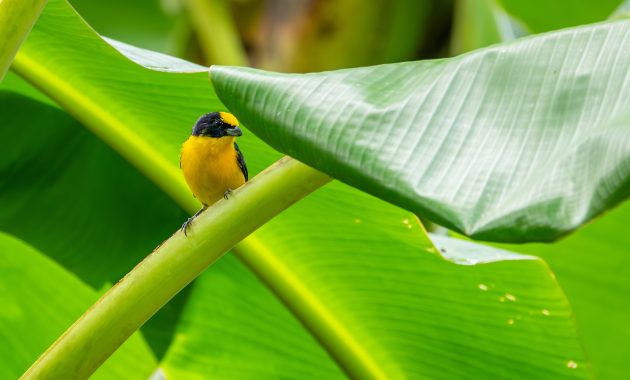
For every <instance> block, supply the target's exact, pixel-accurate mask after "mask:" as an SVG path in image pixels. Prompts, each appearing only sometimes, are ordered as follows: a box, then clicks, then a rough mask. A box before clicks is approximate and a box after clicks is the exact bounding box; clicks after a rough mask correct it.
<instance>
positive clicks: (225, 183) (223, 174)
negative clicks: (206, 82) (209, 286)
mask: <svg viewBox="0 0 630 380" xmlns="http://www.w3.org/2000/svg"><path fill="white" fill-rule="evenodd" d="M242 134H243V132H242V131H241V129H240V128H239V122H238V120H237V119H236V117H235V116H234V115H232V114H231V113H228V112H211V113H207V114H205V115H203V116H201V117H200V118H199V119H198V120H197V122H196V123H195V125H194V126H193V128H192V133H191V135H190V137H188V139H186V141H185V142H184V144H183V145H182V151H181V156H180V160H179V167H180V168H181V170H182V172H183V174H184V179H185V180H186V183H187V184H188V187H189V188H190V190H191V191H192V193H193V196H194V197H195V198H197V200H199V201H200V202H201V204H202V207H201V209H200V210H199V211H197V213H195V215H193V216H192V217H190V218H188V220H186V222H184V224H183V225H182V230H183V232H184V235H186V236H188V233H187V231H188V228H189V227H190V224H191V223H192V221H193V220H194V219H195V218H196V217H197V216H198V215H199V214H201V213H202V212H203V211H204V210H205V209H206V208H208V206H210V205H212V204H214V203H215V202H217V201H218V200H219V199H221V198H225V199H228V196H229V195H230V193H231V192H232V190H234V189H236V188H238V187H240V186H241V185H243V184H244V183H245V182H247V180H248V179H249V178H248V173H247V164H246V163H245V157H244V156H243V153H242V152H241V150H240V149H239V148H238V145H237V144H236V141H235V140H236V138H237V137H239V136H241V135H242Z"/></svg>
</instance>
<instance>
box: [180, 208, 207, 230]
mask: <svg viewBox="0 0 630 380" xmlns="http://www.w3.org/2000/svg"><path fill="white" fill-rule="evenodd" d="M206 207H207V206H205V205H204V206H203V207H202V208H201V209H200V210H199V211H197V212H196V213H195V215H193V216H191V217H190V218H188V219H187V220H186V221H185V222H184V224H182V231H184V236H188V227H190V225H191V224H192V222H193V220H195V218H196V217H197V216H199V214H201V213H202V212H203V211H204V210H205V209H206Z"/></svg>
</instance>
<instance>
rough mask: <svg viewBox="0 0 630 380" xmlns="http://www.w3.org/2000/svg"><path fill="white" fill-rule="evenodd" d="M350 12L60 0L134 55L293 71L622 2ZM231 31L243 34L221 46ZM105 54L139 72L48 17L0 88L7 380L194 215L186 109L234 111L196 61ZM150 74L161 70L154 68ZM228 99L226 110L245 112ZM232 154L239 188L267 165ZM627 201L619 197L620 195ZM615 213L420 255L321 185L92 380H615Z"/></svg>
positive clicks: (430, 247) (545, 26) (621, 327)
mask: <svg viewBox="0 0 630 380" xmlns="http://www.w3.org/2000/svg"><path fill="white" fill-rule="evenodd" d="M359 3H361V4H363V3H362V2H356V1H350V0H347V1H339V2H336V3H334V4H333V3H328V4H327V5H326V4H324V5H321V6H317V7H315V8H313V9H311V10H310V12H306V11H304V10H300V9H299V8H296V9H297V10H296V9H294V10H292V12H293V13H290V12H289V13H288V15H289V16H291V17H287V14H284V13H281V12H280V13H279V12H273V10H276V11H277V10H278V9H281V8H282V2H276V3H274V2H258V1H246V2H234V3H231V2H224V1H210V2H207V3H204V2H202V1H188V2H181V3H180V2H178V1H170V2H163V3H157V2H153V1H137V2H122V1H114V2H108V3H107V6H105V5H104V3H103V4H97V3H95V2H91V1H78V0H77V1H72V2H71V4H72V5H73V6H74V7H76V9H77V11H78V13H79V14H80V15H82V16H83V17H84V18H85V19H86V20H87V22H88V23H89V24H91V25H92V26H93V27H94V28H95V29H96V31H97V32H99V33H101V34H103V35H106V36H108V37H112V38H115V39H118V40H122V41H125V42H127V43H131V44H133V45H137V46H140V47H144V48H149V49H153V50H158V51H162V52H165V53H169V54H171V55H177V56H180V57H182V58H185V59H187V60H190V61H196V62H198V63H200V64H202V65H209V64H211V63H219V64H245V63H246V62H242V59H243V57H247V58H248V59H249V61H250V62H249V64H251V65H255V66H257V67H262V68H265V69H275V70H280V71H290V72H296V71H300V72H303V71H317V70H323V69H337V68H344V67H355V66H365V65H371V64H378V63H386V62H396V61H402V60H412V59H424V58H433V57H442V56H444V55H445V54H446V52H448V51H453V52H462V51H465V50H472V49H476V48H479V47H481V44H490V43H495V42H500V40H501V39H503V40H505V39H509V38H514V37H517V36H519V35H523V34H528V33H537V32H542V31H548V30H554V29H558V28H561V27H568V26H575V25H581V24H585V23H588V22H597V21H601V20H603V19H604V18H606V17H607V15H609V14H611V13H612V12H613V11H614V9H615V8H616V7H617V6H618V5H619V2H618V1H601V2H598V3H597V4H594V3H593V2H587V1H584V2H577V3H576V2H573V1H568V0H567V1H559V2H554V3H553V4H547V3H549V2H546V3H544V4H538V3H533V2H525V1H508V0H505V1H502V2H496V1H491V0H488V1H457V2H454V3H449V2H439V4H440V5H436V4H438V3H437V2H431V1H421V2H417V1H397V2H393V3H391V2H386V1H376V2H373V3H372V4H371V5H370V6H363V7H364V8H366V9H365V12H364V13H361V14H360V15H361V16H357V17H353V18H350V19H349V18H348V17H347V14H348V12H352V10H354V9H356V7H357V6H359V5H360V4H359ZM204 4H205V5H204ZM274 4H275V5H274ZM278 4H280V5H278ZM274 6H275V8H274ZM199 10H205V11H208V12H210V13H211V15H210V16H209V17H215V18H216V14H222V15H227V17H222V18H221V20H222V24H223V29H222V30H221V31H220V32H217V31H216V30H210V31H208V30H206V29H205V28H204V27H203V26H200V24H199V21H198V18H196V17H193V16H192V15H191V13H193V12H198V11H199ZM453 14H455V15H456V17H455V18H452V15H453ZM305 15H308V17H307V16H305ZM282 16H284V18H283V17H282ZM138 20H142V22H138ZM383 20H387V21H383ZM342 21H343V22H342ZM451 22H453V23H454V25H453V26H452V31H453V33H452V34H450V33H449V31H450V30H451V29H450V28H449V26H450V25H449V24H450V23H451ZM618 23H619V25H622V27H625V26H624V25H627V21H618ZM217 24H221V23H217ZM603 28H607V26H603ZM226 30H227V31H235V30H236V31H238V32H239V35H238V36H237V37H238V38H235V39H231V40H225V39H221V38H216V36H221V35H222V34H221V33H225V32H226ZM287 35H290V36H291V38H287V37H286V36H287ZM278 36H280V37H278ZM283 36H284V37H283ZM471 36H474V38H470V37H471ZM358 40H359V41H361V43H357V41H358ZM234 41H237V42H236V43H235V42H234ZM621 41H624V40H621ZM241 43H242V44H244V45H246V46H248V47H249V52H248V54H247V55H245V54H244V52H243V49H242V46H240V44H241ZM613 43H614V41H613ZM619 43H622V42H619ZM114 44H115V43H114ZM213 44H214V47H212V46H208V45H213ZM115 46H116V47H117V48H118V49H120V50H122V51H123V52H126V54H127V55H130V54H134V55H135V58H134V59H135V60H136V61H141V63H142V65H144V66H145V67H142V66H139V65H137V64H135V63H133V62H131V61H129V60H128V59H127V58H125V57H124V56H123V55H121V54H120V53H119V52H118V51H116V50H115V49H113V48H111V47H110V46H109V45H108V44H107V43H105V42H104V41H103V40H101V39H100V38H99V37H98V35H96V34H95V33H94V32H93V31H91V30H90V29H89V28H88V27H87V26H86V25H85V24H84V23H83V22H82V21H81V20H80V19H79V18H78V17H77V16H76V15H75V14H74V13H73V12H72V10H71V9H70V8H69V7H68V6H67V5H66V3H65V2H64V1H60V0H53V1H50V2H49V4H48V5H47V8H46V9H45V10H44V14H43V15H42V17H41V19H40V20H39V21H38V24H36V26H35V29H34V30H33V33H32V34H31V36H30V37H29V40H27V42H26V43H25V45H24V46H23V48H22V50H21V51H20V53H19V55H18V57H17V58H16V61H15V64H14V66H13V72H10V73H8V74H7V76H6V78H5V79H4V81H3V82H2V84H1V85H0V116H1V120H2V122H3V127H2V128H1V129H0V134H1V135H2V136H1V137H2V138H0V141H2V152H3V153H2V155H0V173H2V174H1V175H0V205H1V207H0V229H1V231H2V234H1V235H0V257H1V259H0V300H2V301H1V302H2V304H3V305H4V306H3V307H4V309H3V311H2V312H1V313H0V337H1V338H2V341H3V342H6V344H3V345H0V350H1V351H0V356H2V357H3V358H6V365H4V366H3V368H1V369H0V370H1V371H2V372H0V377H2V378H5V377H6V378H11V377H17V376H19V375H20V374H21V373H22V372H23V371H24V370H26V368H28V366H29V365H30V364H31V363H32V362H33V361H34V360H35V359H36V358H37V356H38V355H39V354H40V353H41V352H43V351H44V349H45V348H46V347H47V346H48V345H50V344H51V343H52V342H53V341H54V340H55V338H56V337H57V336H59V335H60V334H61V333H62V332H63V331H64V330H65V329H66V328H67V327H68V326H69V325H70V324H71V323H72V321H74V320H75V319H77V318H78V317H79V316H80V315H81V314H82V312H83V311H84V310H85V309H86V308H87V307H88V306H89V305H90V304H91V303H93V302H95V301H96V299H97V298H98V295H99V294H102V293H103V291H104V290H105V289H107V288H108V287H110V286H111V285H112V284H114V283H116V282H117V281H118V280H119V279H120V278H121V277H122V276H123V275H124V274H125V273H127V272H128V271H129V270H131V269H132V268H133V267H134V266H135V265H136V264H137V263H138V262H139V261H140V260H141V259H142V258H143V257H144V256H145V255H147V254H148V253H149V252H151V250H152V249H153V248H154V247H155V246H157V245H158V244H159V243H160V242H161V241H163V240H164V239H166V238H168V236H169V235H170V234H171V233H172V232H173V231H175V230H176V229H177V228H178V227H179V226H180V225H181V222H182V221H183V220H185V218H186V217H187V215H188V214H189V213H190V212H192V211H194V209H195V208H196V203H195V201H194V200H193V199H192V198H191V197H190V195H189V194H188V191H187V189H186V188H185V185H184V184H183V181H182V179H181V176H180V174H179V172H178V170H177V160H178V150H179V146H180V144H181V142H182V141H183V140H184V139H185V138H186V135H187V134H188V132H189V128H190V125H191V123H192V121H194V120H195V118H196V117H197V116H198V115H199V114H201V113H204V112H207V111H209V110H215V109H216V110H220V109H225V106H224V105H223V104H222V102H221V101H220V100H219V98H218V97H217V95H216V94H215V92H214V91H215V90H214V89H213V88H212V85H211V82H210V81H209V80H208V78H207V73H206V72H205V69H204V68H203V67H200V66H194V65H192V64H188V63H184V62H174V61H163V60H160V59H161V58H160V57H157V56H156V55H154V54H152V53H150V52H143V51H139V50H137V49H134V48H133V47H124V46H121V45H118V44H115ZM216 46H220V47H221V48H220V49H216ZM623 46H627V43H626V44H625V45H623V44H622V45H621V47H623ZM125 49H126V50H125ZM498 49H501V48H500V47H499V48H498ZM217 50H218V53H217ZM221 53H223V54H221ZM305 57H308V58H306V59H305ZM311 57H312V58H311ZM621 57H626V56H623V55H621ZM162 58H163V57H162ZM522 59H523V61H522V62H525V64H526V62H527V59H528V57H527V56H526V55H525V54H524V56H523V57H522ZM451 62H457V61H451ZM621 62H626V61H621ZM158 65H162V69H164V68H168V69H169V71H173V72H159V71H153V70H148V69H147V68H146V67H153V68H155V67H157V66H158ZM296 78H297V79H296V80H297V81H299V80H300V79H299V77H296ZM611 78H617V81H618V82H617V83H621V84H625V82H623V78H624V77H623V76H617V77H615V76H614V75H613V76H611ZM213 80H215V79H214V78H213ZM238 80H239V81H241V79H240V78H239V79H238ZM215 83H216V81H215ZM233 83H240V85H239V86H238V87H237V89H239V90H245V89H247V84H246V83H245V82H238V81H234V82H231V83H228V84H231V85H233ZM33 86H35V87H37V88H35V87H33ZM290 86H293V85H290ZM375 88H376V87H375ZM621 88H622V92H621V93H622V94H623V89H627V86H625V87H621ZM217 91H219V92H220V93H221V91H222V90H221V88H220V86H218V87H217ZM625 91H626V92H627V91H628V90H625ZM225 93H226V92H223V93H222V94H223V95H222V99H224V101H225V103H226V104H227V105H228V106H229V107H230V110H232V111H234V112H236V111H237V110H239V107H243V108H247V107H250V106H251V104H248V103H247V102H246V101H240V103H239V102H236V103H234V104H232V103H230V102H233V101H234V100H233V99H235V98H225ZM457 99H465V97H464V96H461V95H460V96H459V97H457ZM376 106H378V104H376ZM247 112H253V111H251V110H246V111H239V113H237V114H238V115H239V116H240V115H241V114H243V115H246V114H247ZM253 114H254V116H247V117H246V118H245V119H243V120H244V121H248V122H249V123H246V126H251V127H252V130H254V131H255V129H254V127H262V126H265V124H264V123H258V122H259V121H260V120H261V119H260V118H259V119H256V117H259V116H256V113H255V112H253ZM258 115H260V113H259V114H258ZM624 115H626V116H627V114H623V113H621V114H620V117H619V120H621V121H620V124H619V126H618V127H619V128H620V131H622V132H624V131H627V130H628V123H627V121H628V118H627V117H626V116H624ZM624 117H625V119H624ZM271 119H273V118H271ZM287 120H288V119H287ZM305 120H307V122H306V124H305V125H311V124H313V123H312V122H308V119H305ZM255 121H256V122H255ZM268 123H273V121H271V122H268ZM278 124H280V126H278V128H282V124H284V127H283V128H290V127H291V125H290V123H288V122H287V121H286V120H285V121H284V122H280V123H278ZM86 127H87V130H86ZM88 130H89V131H88ZM287 130H288V129H287ZM90 131H91V132H90ZM256 132H257V133H260V131H256ZM624 133H625V132H624ZM285 135H286V134H285ZM261 136H264V134H261ZM612 136H613V138H614V136H615V135H612ZM619 136H622V137H621V139H620V140H619V141H621V142H623V141H626V140H624V139H625V136H626V135H625V134H623V133H622V134H620V135H619ZM298 140H299V138H298ZM288 141H292V140H288ZM267 142H269V143H271V144H272V145H273V146H277V145H276V144H274V143H273V141H272V140H270V139H267ZM239 144H241V146H242V147H243V150H244V151H245V152H246V157H247V159H248V164H249V166H250V167H251V168H252V172H253V173H254V174H255V173H258V172H260V171H261V170H262V169H263V168H265V167H266V166H268V165H270V164H271V163H272V162H273V161H275V160H276V159H278V158H279V157H280V156H281V155H280V154H279V153H278V152H276V151H274V150H273V149H271V148H270V147H269V146H267V145H266V144H265V143H264V142H262V141H261V140H259V139H258V138H257V137H256V136H254V135H253V133H250V132H248V131H246V134H245V136H244V138H243V142H242V143H239ZM283 144H286V142H284V143H283ZM279 146H280V147H282V144H280V145H279ZM304 146H308V144H305V145H302V146H300V145H296V146H295V150H296V152H295V153H296V156H297V157H298V158H301V157H299V153H298V152H299V151H302V152H303V151H304V149H300V148H303V147H304ZM621 146H622V147H623V145H621ZM289 148H291V147H289ZM281 149H282V150H283V152H286V149H287V148H281ZM291 153H294V152H293V151H291ZM619 157H621V158H623V157H625V156H624V151H620V156H619ZM309 163H311V162H309ZM311 164H313V165H316V164H317V162H313V163H311ZM626 167H627V165H625V166H624V163H623V162H621V163H620V164H619V168H626ZM577 169H578V170H579V168H577ZM616 173H625V172H623V171H622V170H621V169H619V170H618V171H616ZM464 174H466V173H464ZM341 177H343V174H341ZM623 181H624V178H621V179H620V181H619V182H621V183H623ZM626 182H627V181H626ZM591 185H593V184H591ZM594 188H596V187H595V186H594ZM371 189H372V188H369V187H368V188H365V189H364V190H367V191H370V190H371ZM621 189H622V190H620V191H621V192H615V193H614V194H612V196H613V197H615V196H616V197H619V198H623V197H625V195H627V194H626V193H624V192H623V191H624V190H623V189H625V187H621ZM376 193H377V194H379V193H378V192H376ZM624 194H625V195H624ZM379 195H380V194H379ZM599 195H601V194H599ZM609 196H610V195H609ZM609 196H605V197H604V198H605V199H606V200H609V199H610V198H609ZM615 200H616V199H615ZM612 203H615V202H609V204H606V201H604V206H608V205H610V204H612ZM604 206H601V205H600V207H602V208H603V207H604ZM629 212H630V209H629V207H628V205H627V204H625V205H622V206H621V207H619V208H618V209H615V210H613V211H611V212H609V213H606V214H605V215H604V216H603V217H601V218H598V219H596V220H594V221H593V222H591V223H589V224H588V225H587V226H585V227H583V228H581V229H579V230H578V231H577V232H575V233H574V234H572V235H570V236H569V237H567V238H566V239H564V240H561V241H559V242H557V243H553V244H526V245H504V246H502V248H504V249H506V250H509V251H511V252H508V251H505V250H496V249H494V248H490V247H488V246H486V245H481V244H475V243H464V242H461V241H459V240H455V239H452V238H448V237H443V236H441V235H440V236H438V235H433V236H432V237H431V239H432V240H433V241H431V240H430V239H429V236H428V235H427V234H426V233H425V231H424V230H423V228H422V227H421V225H420V224H419V223H418V222H417V221H416V219H415V217H414V216H413V215H412V214H410V213H409V212H407V211H404V210H401V209H398V208H396V207H394V206H391V205H389V204H387V203H385V202H383V201H381V200H379V199H376V198H374V197H373V196H370V195H367V194H365V193H362V192H360V191H358V190H356V189H353V188H350V187H349V186H347V185H343V184H341V183H337V182H335V183H332V184H330V185H328V186H326V187H325V188H323V189H321V190H320V191H317V192H316V193H314V194H312V195H311V196H309V197H308V198H307V199H305V200H304V201H302V202H300V203H298V204H297V205H295V206H294V207H293V208H291V209H290V210H288V211H286V212H285V213H283V214H281V215H279V216H278V217H277V218H275V219H274V220H272V221H271V222H269V223H268V224H266V225H264V226H263V227H262V228H261V229H260V230H259V231H257V232H256V234H255V235H253V236H252V238H251V239H248V240H246V241H245V242H243V243H242V244H241V245H239V246H237V247H236V248H235V252H234V253H235V254H236V256H235V255H232V254H229V255H226V256H225V257H224V258H223V259H222V260H221V261H220V262H218V263H217V264H215V265H213V266H212V267H211V268H210V269H209V270H208V271H206V272H205V273H204V274H203V275H202V276H201V277H200V278H199V279H198V280H197V281H195V282H194V283H193V284H192V285H191V286H190V287H188V288H187V289H185V290H184V291H183V292H182V293H180V294H179V295H178V296H177V297H176V298H175V299H174V300H173V301H171V302H170V303H169V304H168V305H166V307H164V308H163V309H162V310H161V311H160V312H159V313H158V314H157V315H156V316H155V317H153V318H152V319H151V320H150V321H149V322H148V323H147V324H146V325H145V326H144V327H143V328H142V330H141V331H140V332H138V333H136V334H134V336H133V337H132V339H130V340H129V341H128V342H127V343H125V345H124V346H123V347H122V348H121V349H120V350H119V351H118V352H117V353H116V354H115V355H114V356H112V357H111V358H110V359H109V360H108V361H107V363H106V364H105V365H104V366H103V367H101V368H100V369H99V370H98V371H97V373H96V374H95V377H97V378H98V377H103V378H112V377H115V378H129V379H136V378H147V377H148V376H150V375H151V374H152V373H156V372H157V373H160V374H161V375H162V376H165V377H166V378H169V379H171V378H173V379H175V378H182V379H184V378H185V379H188V378H207V377H218V378H339V377H344V376H347V375H348V374H350V375H353V376H361V377H369V376H375V377H377V376H379V375H381V376H382V377H390V378H403V377H409V378H445V379H451V378H480V379H481V378H523V377H526V378H590V377H592V376H597V377H598V378H602V379H615V378H620V376H623V374H625V365H626V363H625V361H626V358H627V356H628V354H629V353H630V344H629V343H628V342H630V330H629V329H628V327H627V324H626V323H625V321H626V320H627V318H628V314H629V310H628V306H629V305H628V304H627V302H625V297H626V294H628V291H630V280H628V279H630V276H628V269H627V268H629V267H630V266H629V265H628V264H630V263H628V260H630V259H629V258H628V254H630V241H629V240H628V238H627V236H626V234H624V226H625V225H626V223H627V221H628V218H629V217H630V214H629ZM420 216H425V217H426V216H433V215H422V214H421V215H420ZM441 221H443V220H441ZM440 231H443V230H442V229H438V230H437V231H436V232H437V233H438V234H440ZM512 252H520V253H526V254H530V255H533V256H522V255H516V254H514V253H512ZM536 256H538V257H541V258H542V259H540V258H537V257H536ZM543 260H544V261H543ZM272 264H273V265H275V267H274V266H272ZM270 265H271V266H272V268H271V269H268V268H269V266H270ZM278 273H282V275H281V276H280V275H278ZM556 276H557V280H556Z"/></svg>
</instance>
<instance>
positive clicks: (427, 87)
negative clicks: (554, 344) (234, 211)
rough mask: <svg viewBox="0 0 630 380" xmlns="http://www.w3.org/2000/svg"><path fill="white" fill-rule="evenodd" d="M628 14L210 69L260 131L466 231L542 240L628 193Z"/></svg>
mask: <svg viewBox="0 0 630 380" xmlns="http://www.w3.org/2000/svg"><path fill="white" fill-rule="evenodd" d="M629 35H630V21H617V22H611V23H602V24H598V25H592V26H587V27H581V28H575V29H567V30H564V31H560V32H556V33H549V34H546V35H539V36H534V37H530V38H524V39H521V40H517V41H514V42H512V43H506V44H503V45H495V46H493V47H490V48H487V49H482V50H478V51H475V52H472V53H470V54H466V55H462V56H459V57H455V58H450V59H444V60H435V61H421V62H407V63H400V64H392V65H381V66H374V67H367V68H359V69H350V70H340V71H333V72H324V73H315V74H304V75H297V74H293V75H291V74H278V73H270V72H263V71H258V70H254V69H247V68H237V67H221V66H218V67H217V66H215V67H213V68H212V69H211V78H212V81H213V84H214V86H215V90H216V91H217V94H218V95H219V97H220V99H221V100H222V101H223V102H224V103H225V104H226V105H227V106H228V108H229V109H230V110H231V111H232V112H234V113H235V114H236V115H237V116H238V117H239V118H240V119H241V120H243V121H244V122H245V123H246V124H247V125H248V126H249V128H250V129H251V130H252V131H254V132H255V133H256V134H257V135H258V136H259V137H260V138H262V139H263V140H265V141H266V142H267V143H269V144H271V145H272V146H273V147H275V148H276V149H278V150H280V151H281V152H283V153H286V154H288V155H290V156H293V157H295V158H297V159H299V160H301V161H303V162H305V163H307V164H309V165H311V166H313V167H315V168H318V169H319V170H322V171H324V172H326V173H328V174H330V175H331V176H333V177H335V178H338V179H340V180H342V181H344V182H346V183H348V184H350V185H352V186H355V187H357V188H359V189H362V190H364V191H367V192H370V193H372V194H374V195H376V196H378V197H381V198H383V199H385V200H388V201H390V202H392V203H394V204H397V205H399V206H402V207H404V208H407V209H409V210H411V211H413V212H415V213H417V214H419V215H422V216H423V217H427V218H429V219H431V220H434V221H436V222H438V223H440V224H443V225H445V226H447V227H449V228H451V229H455V230H457V231H459V232H461V233H464V234H465V235H468V236H473V237H475V238H479V239H484V240H495V241H547V240H553V239H556V238H558V237H559V236H562V235H564V234H566V233H568V232H570V231H571V230H573V229H575V228H577V227H579V226H580V225H582V224H583V223H585V222H586V221H588V220H590V219H591V218H593V217H594V216H595V215H597V214H599V213H601V212H602V211H604V210H606V209H607V208H610V207H612V206H614V205H615V204H617V203H619V202H620V201H622V200H623V199H625V198H626V197H627V196H628V195H629V194H630V128H628V125H629V124H630V111H628V107H627V106H628V99H630V85H629V84H628V82H629V81H630V79H629V78H630V77H629V75H628V67H630V39H629V38H628V36H629Z"/></svg>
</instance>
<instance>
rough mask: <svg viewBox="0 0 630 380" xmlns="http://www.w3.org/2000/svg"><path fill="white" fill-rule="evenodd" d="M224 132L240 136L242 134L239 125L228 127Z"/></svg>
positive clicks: (228, 134)
mask: <svg viewBox="0 0 630 380" xmlns="http://www.w3.org/2000/svg"><path fill="white" fill-rule="evenodd" d="M225 134H226V135H227V136H236V137H238V136H242V135H243V131H241V129H240V128H239V127H234V128H228V129H226V130H225Z"/></svg>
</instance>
